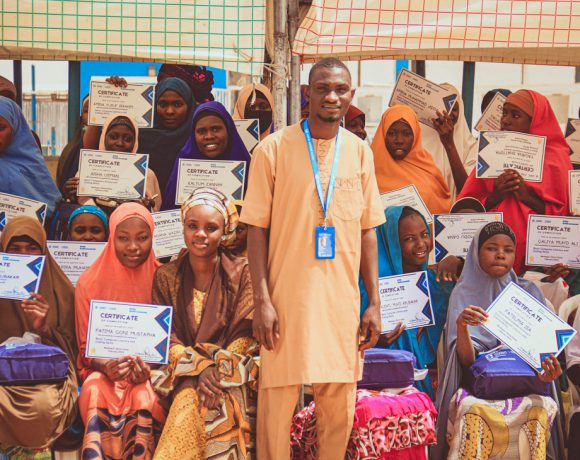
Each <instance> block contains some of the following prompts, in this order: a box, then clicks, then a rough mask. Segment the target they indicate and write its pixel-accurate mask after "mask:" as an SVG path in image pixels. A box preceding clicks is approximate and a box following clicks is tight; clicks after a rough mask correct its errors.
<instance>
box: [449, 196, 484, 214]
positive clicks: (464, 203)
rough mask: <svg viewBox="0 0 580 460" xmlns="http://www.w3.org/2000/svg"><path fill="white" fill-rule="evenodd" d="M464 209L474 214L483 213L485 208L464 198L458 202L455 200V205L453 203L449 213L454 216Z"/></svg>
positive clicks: (472, 199)
mask: <svg viewBox="0 0 580 460" xmlns="http://www.w3.org/2000/svg"><path fill="white" fill-rule="evenodd" d="M466 209H470V210H472V211H475V212H485V206H484V205H483V204H482V203H481V201H479V200H476V199H475V198H471V197H469V196H466V197H465V198H461V199H460V200H457V201H456V202H455V203H453V206H451V210H450V211H449V213H450V214H456V213H460V212H461V211H465V210H466Z"/></svg>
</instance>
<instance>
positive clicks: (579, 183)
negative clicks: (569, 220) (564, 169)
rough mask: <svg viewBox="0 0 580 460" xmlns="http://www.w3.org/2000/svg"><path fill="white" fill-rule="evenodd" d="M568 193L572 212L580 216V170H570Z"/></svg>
mask: <svg viewBox="0 0 580 460" xmlns="http://www.w3.org/2000/svg"><path fill="white" fill-rule="evenodd" d="M568 193H569V198H570V212H571V213H572V214H573V215H575V216H580V170H578V171H568Z"/></svg>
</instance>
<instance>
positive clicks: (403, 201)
mask: <svg viewBox="0 0 580 460" xmlns="http://www.w3.org/2000/svg"><path fill="white" fill-rule="evenodd" d="M381 201H382V202H383V207H384V208H385V209H387V208H388V207H389V206H410V207H411V208H413V209H415V210H417V211H419V212H420V213H421V214H422V215H423V217H425V220H426V221H427V223H428V224H429V225H431V224H432V223H433V216H432V215H431V213H430V212H429V210H428V209H427V206H426V205H425V202H424V201H423V198H421V195H419V192H418V191H417V187H415V185H414V184H411V185H407V186H406V187H402V188H398V189H396V190H391V191H390V192H385V193H381Z"/></svg>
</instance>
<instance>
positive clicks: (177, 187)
mask: <svg viewBox="0 0 580 460" xmlns="http://www.w3.org/2000/svg"><path fill="white" fill-rule="evenodd" d="M177 161H178V163H177V184H176V186H175V205H176V206H181V204H182V203H178V200H179V183H180V180H181V165H182V164H183V163H184V162H186V161H188V162H198V161H205V162H207V163H234V164H238V165H239V164H240V163H244V180H243V181H242V182H241V186H242V196H244V192H245V191H246V175H247V174H248V162H247V161H246V160H198V159H194V158H179V159H178V160H177ZM218 191H220V192H221V193H224V192H223V191H221V190H218ZM224 195H225V193H224ZM228 198H230V197H229V196H228Z"/></svg>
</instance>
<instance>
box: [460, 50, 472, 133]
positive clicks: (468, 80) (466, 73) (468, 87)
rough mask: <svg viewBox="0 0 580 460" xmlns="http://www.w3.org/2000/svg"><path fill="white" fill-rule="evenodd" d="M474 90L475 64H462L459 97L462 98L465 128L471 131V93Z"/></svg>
mask: <svg viewBox="0 0 580 460" xmlns="http://www.w3.org/2000/svg"><path fill="white" fill-rule="evenodd" d="M474 89H475V62H464V63H463V84H462V85H461V97H462V98H463V109H464V110H463V111H464V112H465V119H466V120H467V126H469V129H471V126H472V124H473V93H474Z"/></svg>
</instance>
